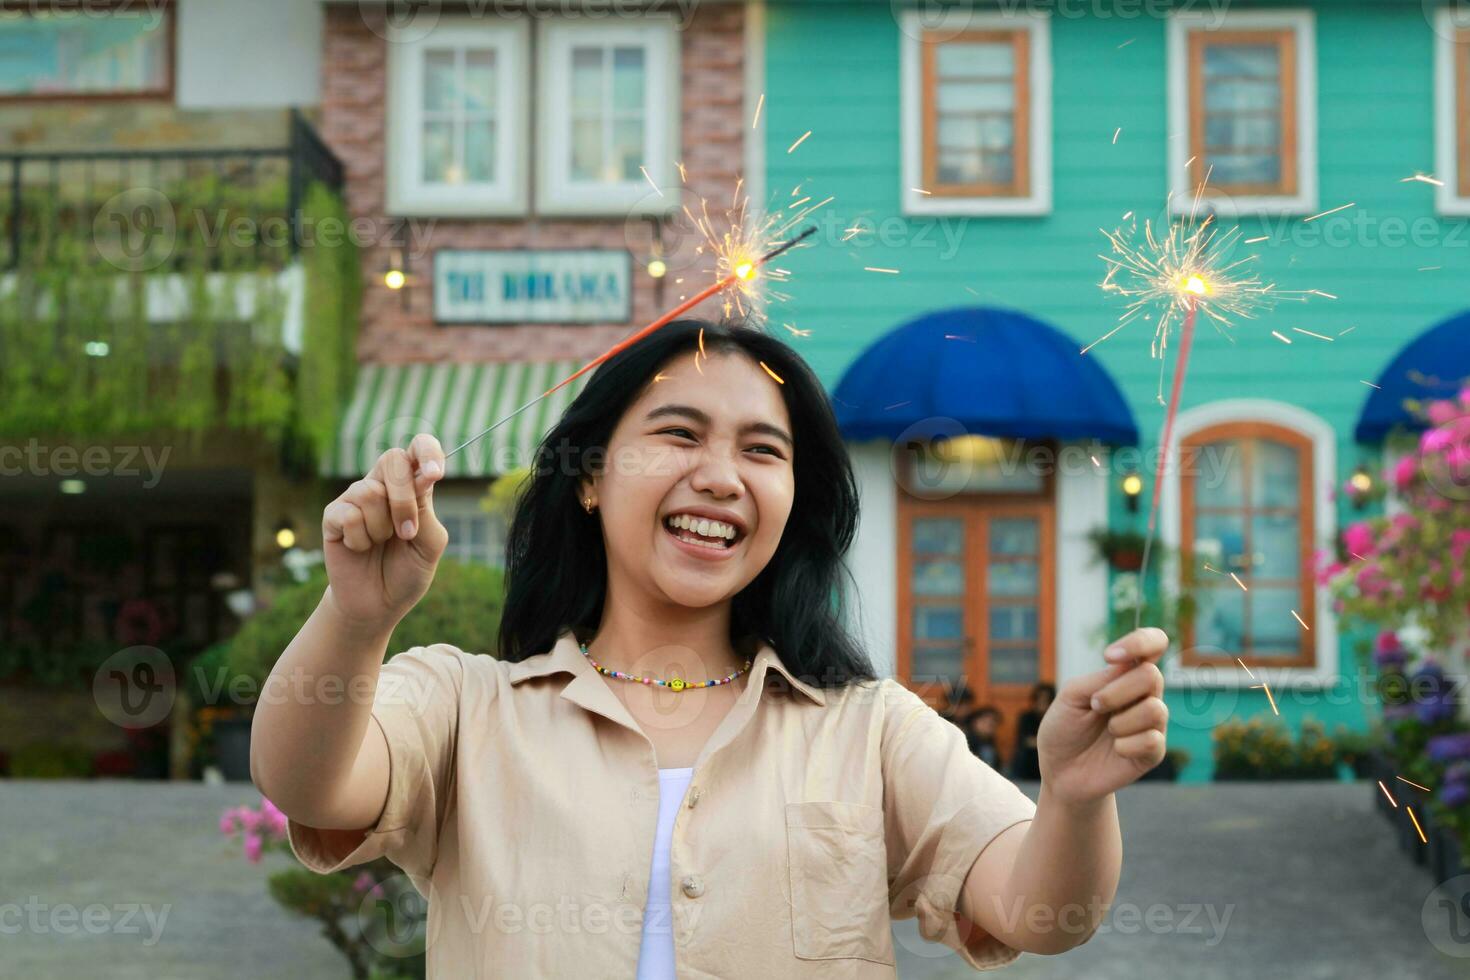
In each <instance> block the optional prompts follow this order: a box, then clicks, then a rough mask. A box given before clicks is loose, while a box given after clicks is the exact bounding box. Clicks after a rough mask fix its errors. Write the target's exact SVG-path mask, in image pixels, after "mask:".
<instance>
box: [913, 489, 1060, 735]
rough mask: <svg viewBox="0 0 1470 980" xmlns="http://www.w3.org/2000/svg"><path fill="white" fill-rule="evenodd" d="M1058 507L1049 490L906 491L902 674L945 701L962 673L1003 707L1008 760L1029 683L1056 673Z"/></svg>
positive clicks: (986, 699)
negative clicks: (993, 493) (1046, 494)
mask: <svg viewBox="0 0 1470 980" xmlns="http://www.w3.org/2000/svg"><path fill="white" fill-rule="evenodd" d="M1054 516H1055V515H1054V512H1053V508H1052V506H1051V504H1050V502H1049V501H1047V500H1044V499H1035V500H1024V501H1021V500H1015V499H1010V500H995V499H991V498H986V497H983V496H979V495H958V496H955V497H951V498H949V499H946V500H934V501H930V500H920V499H917V498H914V497H911V496H909V495H907V494H903V493H902V492H901V493H900V503H899V521H898V553H899V560H898V578H899V581H898V595H899V601H898V607H899V609H898V612H899V635H898V674H899V679H900V680H901V681H902V682H903V683H904V684H905V685H906V686H907V687H909V688H911V689H912V690H913V691H914V692H915V693H917V694H918V695H919V696H920V697H922V698H923V699H924V700H925V701H927V702H928V703H929V704H931V705H933V706H934V707H935V708H936V709H939V710H943V709H944V708H945V706H946V705H947V703H948V700H949V698H950V696H951V695H952V694H953V693H954V692H955V691H956V690H958V688H959V687H960V685H961V684H962V683H963V684H966V685H968V687H969V689H970V690H971V691H973V692H974V695H975V701H974V704H975V705H976V706H978V705H984V704H990V705H994V706H995V707H996V708H998V709H1000V712H1001V725H1000V737H999V738H998V740H997V741H998V742H999V744H1000V748H1001V753H1002V755H1003V757H1004V758H1005V760H1006V761H1007V763H1009V761H1010V759H1011V758H1012V756H1013V753H1014V751H1015V729H1016V721H1017V718H1018V717H1019V715H1020V713H1021V712H1022V711H1025V710H1026V708H1027V707H1028V706H1029V703H1030V692H1031V685H1033V684H1034V683H1036V682H1037V681H1050V682H1053V683H1055V680H1056V651H1055V635H1056V615H1055V595H1056V584H1055V583H1056V575H1055V560H1054V555H1055V538H1054V535H1055V531H1054V524H1055V521H1054Z"/></svg>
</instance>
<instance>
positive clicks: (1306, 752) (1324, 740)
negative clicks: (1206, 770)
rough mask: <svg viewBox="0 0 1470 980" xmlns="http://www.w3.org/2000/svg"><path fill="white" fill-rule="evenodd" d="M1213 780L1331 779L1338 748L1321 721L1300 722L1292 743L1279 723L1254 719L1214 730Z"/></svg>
mask: <svg viewBox="0 0 1470 980" xmlns="http://www.w3.org/2000/svg"><path fill="white" fill-rule="evenodd" d="M1213 739H1214V751H1215V778H1216V779H1222V780H1224V779H1332V778H1334V776H1335V775H1336V773H1337V748H1336V746H1335V745H1334V744H1333V741H1332V739H1331V738H1329V737H1328V736H1327V731H1326V729H1325V727H1324V726H1323V724H1322V723H1321V722H1320V721H1317V720H1316V719H1314V718H1308V719H1306V720H1305V721H1303V722H1302V728H1301V734H1300V735H1299V737H1298V738H1297V740H1296V741H1295V742H1293V741H1292V738H1291V733H1290V732H1289V731H1287V728H1286V725H1285V724H1284V723H1282V722H1281V721H1279V720H1277V719H1275V718H1271V719H1268V718H1266V717H1264V716H1257V717H1255V718H1252V719H1250V720H1249V721H1240V720H1239V719H1230V720H1229V721H1225V722H1222V723H1221V724H1219V725H1217V726H1216V727H1215V731H1214V735H1213Z"/></svg>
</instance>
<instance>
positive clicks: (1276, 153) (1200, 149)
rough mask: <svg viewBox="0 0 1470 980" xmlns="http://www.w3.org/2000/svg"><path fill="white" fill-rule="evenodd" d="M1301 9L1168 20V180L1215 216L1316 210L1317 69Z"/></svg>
mask: <svg viewBox="0 0 1470 980" xmlns="http://www.w3.org/2000/svg"><path fill="white" fill-rule="evenodd" d="M1314 30H1315V20H1314V18H1313V15H1312V11H1310V10H1257V11H1240V12H1236V11H1231V12H1229V13H1224V14H1217V13H1205V12H1192V11H1191V12H1179V13H1173V14H1170V16H1169V28H1168V98H1169V139H1168V154H1169V184H1170V188H1171V189H1172V191H1173V195H1172V199H1173V208H1174V210H1175V212H1176V213H1181V214H1182V213H1187V212H1188V211H1189V210H1190V208H1191V207H1192V203H1193V200H1194V196H1195V192H1196V190H1197V189H1198V188H1199V187H1200V186H1201V184H1203V185H1204V187H1205V190H1204V194H1203V198H1202V201H1203V202H1205V203H1207V204H1208V205H1209V206H1210V208H1211V209H1212V210H1213V211H1215V212H1216V213H1218V214H1220V215H1222V216H1232V215H1239V214H1311V213H1313V212H1315V211H1316V210H1317V68H1316V43H1315V40H1314Z"/></svg>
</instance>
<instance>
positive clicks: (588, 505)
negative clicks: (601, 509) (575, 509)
mask: <svg viewBox="0 0 1470 980" xmlns="http://www.w3.org/2000/svg"><path fill="white" fill-rule="evenodd" d="M582 506H583V507H585V508H587V513H589V514H590V513H592V498H591V497H588V498H586V499H585V500H583V501H582Z"/></svg>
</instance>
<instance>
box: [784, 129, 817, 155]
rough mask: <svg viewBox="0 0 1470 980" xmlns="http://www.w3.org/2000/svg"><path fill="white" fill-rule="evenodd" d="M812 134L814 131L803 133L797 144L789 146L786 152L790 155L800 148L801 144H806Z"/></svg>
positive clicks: (797, 139)
mask: <svg viewBox="0 0 1470 980" xmlns="http://www.w3.org/2000/svg"><path fill="white" fill-rule="evenodd" d="M811 134H812V131H811V130H810V129H808V130H807V131H806V132H804V133H802V134H801V135H800V136H798V137H797V138H796V142H795V143H792V144H791V145H790V146H788V147H787V148H786V152H787V153H790V152H791V151H792V150H794V149H796V148H797V147H798V146H800V145H801V144H803V143H805V142H806V138H807V137H808V136H810V135H811Z"/></svg>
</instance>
